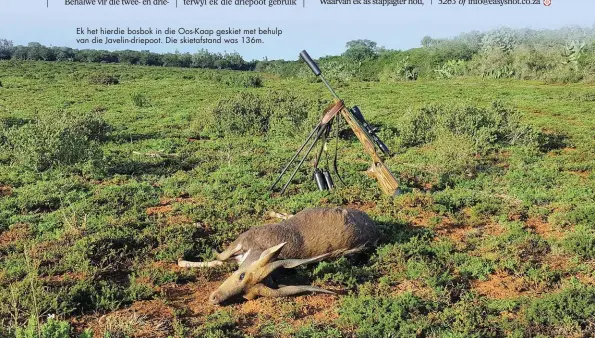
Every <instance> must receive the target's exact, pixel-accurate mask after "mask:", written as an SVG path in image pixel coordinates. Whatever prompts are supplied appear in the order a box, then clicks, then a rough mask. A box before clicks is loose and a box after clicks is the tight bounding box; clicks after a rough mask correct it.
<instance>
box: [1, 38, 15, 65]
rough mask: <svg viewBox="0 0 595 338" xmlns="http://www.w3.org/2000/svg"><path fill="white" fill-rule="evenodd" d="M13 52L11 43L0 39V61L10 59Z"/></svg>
mask: <svg viewBox="0 0 595 338" xmlns="http://www.w3.org/2000/svg"><path fill="white" fill-rule="evenodd" d="M13 50H14V46H13V45H12V41H9V40H6V39H0V60H9V59H10V58H11V57H12V53H13Z"/></svg>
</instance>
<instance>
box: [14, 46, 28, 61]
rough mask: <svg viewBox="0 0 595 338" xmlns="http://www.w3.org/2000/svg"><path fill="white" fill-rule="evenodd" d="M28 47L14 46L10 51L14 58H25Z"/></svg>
mask: <svg viewBox="0 0 595 338" xmlns="http://www.w3.org/2000/svg"><path fill="white" fill-rule="evenodd" d="M28 50H29V48H28V47H26V46H16V47H14V49H13V52H12V58H13V59H16V60H27V54H28Z"/></svg>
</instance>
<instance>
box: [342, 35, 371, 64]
mask: <svg viewBox="0 0 595 338" xmlns="http://www.w3.org/2000/svg"><path fill="white" fill-rule="evenodd" d="M345 48H347V50H346V51H345V52H344V53H343V56H345V57H346V58H349V59H352V60H354V61H358V62H359V61H364V60H368V59H374V58H376V57H377V56H378V46H377V44H376V42H374V41H371V40H367V39H364V40H352V41H349V42H347V43H346V44H345Z"/></svg>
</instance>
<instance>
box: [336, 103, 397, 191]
mask: <svg viewBox="0 0 595 338" xmlns="http://www.w3.org/2000/svg"><path fill="white" fill-rule="evenodd" d="M341 116H343V118H344V119H345V121H347V124H348V125H349V127H350V128H351V129H352V130H353V132H354V133H355V136H356V137H357V138H358V140H359V141H360V143H361V144H362V145H363V146H364V150H365V151H366V153H367V154H368V155H370V157H371V158H372V165H371V166H370V168H368V170H367V171H366V174H367V175H368V176H369V177H371V178H373V179H375V180H376V181H377V182H378V185H379V186H380V190H382V192H384V193H385V194H387V195H390V196H393V195H395V194H397V193H398V191H399V183H398V182H397V179H396V178H395V177H394V176H393V174H392V173H391V172H390V170H389V169H388V167H387V166H386V165H385V164H384V162H383V161H382V159H381V158H380V156H379V155H378V153H377V152H376V148H375V147H374V143H373V141H372V140H371V139H370V137H369V136H368V134H367V133H366V131H365V130H364V129H363V128H362V126H360V124H359V123H358V121H357V120H356V119H355V118H354V117H353V116H352V114H351V112H350V111H349V110H348V109H347V108H345V107H343V109H341Z"/></svg>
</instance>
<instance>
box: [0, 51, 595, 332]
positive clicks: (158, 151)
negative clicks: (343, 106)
mask: <svg viewBox="0 0 595 338" xmlns="http://www.w3.org/2000/svg"><path fill="white" fill-rule="evenodd" d="M454 41H457V40H456V39H455V40H454ZM425 43H426V44H427V46H426V47H423V48H422V49H420V50H424V49H426V48H430V49H431V48H434V49H431V50H435V51H439V50H441V49H440V48H442V47H440V46H441V43H438V42H434V41H433V40H428V39H425ZM444 43H446V44H450V43H455V42H452V41H451V42H444ZM362 44H363V45H364V46H367V47H373V48H375V47H374V45H373V44H370V43H368V42H358V43H356V46H355V48H362V47H361V46H362ZM358 46H359V47H358ZM351 47H353V46H351ZM367 47H366V48H367ZM350 49H351V52H350V53H355V52H356V51H357V50H355V51H354V50H353V49H352V48H350ZM552 50H555V47H554V48H553V49H552ZM366 53H368V52H367V51H366V52H363V53H362V55H367V54H366ZM412 53H413V52H412ZM420 53H421V52H420ZM513 53H514V52H513ZM552 53H553V54H556V53H557V51H556V52H552ZM355 54H358V53H355ZM381 54H382V53H380V52H379V55H377V56H371V57H373V58H376V60H377V61H374V62H378V64H379V65H380V64H381V62H380V61H378V60H385V59H384V58H385V57H384V56H382V55H381ZM370 55H372V54H370ZM395 55H398V53H397V54H395ZM530 55H536V54H533V53H530ZM343 57H354V56H353V55H350V54H347V55H345V56H343ZM366 57H368V56H366ZM582 57H583V56H581V58H582ZM474 58H475V56H471V58H470V59H468V61H464V62H465V63H469V64H470V63H472V62H474V61H473V60H474ZM389 59H390V58H389ZM386 60H388V59H386ZM418 60H419V62H422V61H423V62H430V61H427V60H428V59H426V57H421V56H420V59H418ZM431 60H434V59H431ZM580 60H582V59H579V61H578V66H579V67H583V66H582V65H583V64H582V63H581V62H583V61H580ZM331 61H332V60H329V61H328V63H323V66H322V67H323V70H324V71H325V72H326V71H328V73H329V74H331V73H332V69H333V68H332V63H331ZM333 62H334V61H333ZM372 64H373V62H372V61H363V62H362V66H361V67H362V68H361V69H362V70H363V69H365V67H368V66H369V65H372ZM364 65H368V66H364ZM268 67H269V66H267V67H265V68H267V69H269V70H272V68H268ZM287 67H293V66H291V65H289V64H288V66H287ZM300 67H302V66H300ZM370 67H371V66H370ZM577 69H578V71H585V69H583V68H577ZM306 70H307V69H306ZM370 72H371V73H374V72H372V71H370ZM429 73H431V72H428V73H426V75H428V76H429ZM0 74H1V76H2V78H0V81H1V83H2V86H1V87H0V149H1V151H0V337H11V338H12V337H67V336H68V335H75V336H84V337H90V336H94V337H138V336H145V337H167V336H174V337H185V336H191V337H243V336H252V337H274V336H278V335H283V336H293V337H343V336H347V337H352V336H357V337H389V336H391V337H400V336H419V337H503V336H513V337H535V336H539V337H553V336H555V337H587V336H592V335H594V334H595V321H594V319H593V318H595V305H594V304H595V287H594V286H593V285H594V284H595V172H594V169H595V87H593V86H592V85H590V84H585V83H580V84H567V85H565V86H559V85H547V84H544V83H543V82H542V81H540V82H537V81H527V80H516V79H492V78H488V77H484V78H481V77H465V78H451V79H448V80H444V79H433V80H430V79H427V77H428V76H426V75H424V73H423V72H420V73H419V74H420V77H419V78H418V81H405V78H399V77H395V78H394V80H398V79H402V80H403V81H400V82H395V83H384V82H361V81H359V80H358V78H354V79H351V80H350V81H348V82H345V83H344V84H343V86H342V87H341V88H337V89H338V91H339V92H340V94H341V96H342V97H343V98H344V99H345V100H346V102H347V103H348V104H351V105H353V104H358V105H359V106H360V107H361V108H362V111H363V112H364V114H365V115H366V116H367V117H368V119H369V120H370V121H371V122H372V124H374V125H377V126H379V127H380V132H379V134H380V136H381V137H382V138H383V139H384V140H385V142H386V143H387V144H388V146H389V147H390V148H391V149H392V150H393V151H394V154H393V155H392V156H390V157H388V158H387V159H386V162H387V165H388V166H389V167H390V168H391V169H392V170H393V172H394V173H395V174H396V175H397V176H398V179H399V181H400V183H401V185H402V189H403V191H404V194H403V195H401V196H398V197H396V198H389V197H386V196H383V195H382V194H381V193H380V191H379V189H378V187H377V185H376V183H375V182H373V181H371V180H370V179H369V178H367V177H366V176H365V175H363V174H362V173H361V172H360V171H362V170H365V169H366V168H367V166H368V165H369V160H368V158H367V157H366V155H365V153H363V151H362V150H361V145H360V144H359V143H358V142H357V140H356V139H355V138H354V137H353V135H351V134H350V133H349V132H347V131H344V132H343V133H341V135H342V136H341V138H340V140H339V144H340V153H339V168H340V170H341V171H342V174H343V175H342V176H343V178H344V179H345V180H346V182H347V186H344V187H340V188H339V189H337V190H336V191H335V192H333V193H326V192H319V191H317V190H316V188H315V184H314V183H313V182H312V181H311V180H310V179H309V177H308V174H309V166H307V165H306V166H304V170H303V171H302V172H301V173H300V174H299V175H298V176H297V177H296V179H295V182H294V184H293V185H292V186H291V188H290V191H289V194H288V196H285V197H280V196H277V195H275V194H271V193H270V192H269V191H268V188H269V186H270V184H271V182H272V180H273V179H274V178H275V177H276V175H277V174H278V171H279V169H280V167H282V165H283V164H285V163H286V161H287V160H288V159H289V158H290V157H291V155H292V154H293V152H294V151H295V149H296V148H297V147H298V146H299V145H300V144H301V142H302V141H303V139H304V137H305V136H306V135H307V133H308V132H309V131H310V130H311V128H312V126H313V125H314V123H315V122H316V120H317V119H318V118H319V117H320V115H321V111H322V109H324V107H325V106H326V105H327V104H328V103H329V101H330V98H329V97H328V95H327V93H326V91H325V89H324V88H323V87H322V86H321V84H319V83H310V82H309V81H303V80H301V79H295V78H291V76H288V78H285V77H284V76H280V75H278V74H266V73H260V72H232V71H221V70H205V69H180V68H160V67H141V66H129V65H112V64H83V63H77V62H67V61H65V62H23V61H18V60H9V61H2V62H0ZM544 74H546V73H544ZM544 79H545V78H544ZM322 205H327V206H332V205H348V206H350V207H354V208H359V209H362V210H364V211H366V212H368V213H369V214H370V215H371V216H372V218H373V219H374V220H375V221H376V222H378V223H379V224H380V225H381V227H382V230H383V232H384V234H385V235H384V236H383V242H382V243H381V245H380V246H379V247H378V248H377V249H376V250H374V251H372V252H370V253H367V254H364V255H361V256H357V257H351V258H341V259H339V260H336V261H330V262H323V263H320V264H317V265H315V266H313V267H308V268H301V269H298V271H297V272H296V273H294V274H290V275H289V276H288V277H287V278H290V279H292V282H293V283H295V281H296V280H297V281H303V282H304V283H312V284H314V285H317V286H321V287H324V288H328V289H333V290H337V291H339V292H340V295H338V296H329V295H311V296H304V297H298V298H295V299H291V300H289V299H257V300H254V301H249V302H239V303H236V304H232V305H230V306H227V307H222V308H221V307H214V306H210V305H209V304H208V303H207V301H206V299H207V296H208V294H209V292H211V291H212V290H213V289H214V288H215V287H216V285H217V283H218V282H220V281H221V280H223V279H224V278H225V276H226V275H227V273H228V272H229V271H231V269H232V268H230V267H221V268H215V269H212V270H200V269H199V270H184V269H179V268H177V266H176V264H175V262H176V261H177V259H178V258H179V257H186V258H192V259H208V258H210V257H211V256H210V255H211V252H210V249H211V248H216V249H221V248H222V247H223V246H224V245H225V244H226V243H228V242H229V241H230V240H232V239H233V238H234V237H235V236H236V235H237V234H239V233H240V232H241V231H243V230H246V229H248V228H249V227H252V226H255V225H258V224H262V223H264V222H272V221H274V220H270V219H267V217H266V215H267V214H268V212H269V211H276V212H289V213H294V212H297V211H299V210H301V209H303V208H306V207H312V206H322ZM93 333H94V335H93Z"/></svg>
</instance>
